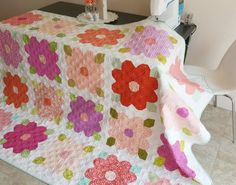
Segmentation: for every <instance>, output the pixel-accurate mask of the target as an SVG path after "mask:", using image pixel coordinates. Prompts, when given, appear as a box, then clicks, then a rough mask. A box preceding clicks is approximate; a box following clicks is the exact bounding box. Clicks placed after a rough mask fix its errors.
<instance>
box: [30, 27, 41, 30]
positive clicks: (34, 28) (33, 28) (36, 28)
mask: <svg viewBox="0 0 236 185" xmlns="http://www.w3.org/2000/svg"><path fill="white" fill-rule="evenodd" d="M38 29H39V28H38V27H32V28H30V29H29V30H32V31H33V30H38Z"/></svg>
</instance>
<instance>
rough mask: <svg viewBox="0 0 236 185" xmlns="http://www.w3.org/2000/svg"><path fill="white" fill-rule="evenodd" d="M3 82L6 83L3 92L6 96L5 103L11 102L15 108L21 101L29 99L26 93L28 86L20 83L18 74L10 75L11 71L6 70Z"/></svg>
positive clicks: (24, 101)
mask: <svg viewBox="0 0 236 185" xmlns="http://www.w3.org/2000/svg"><path fill="white" fill-rule="evenodd" d="M3 82H4V84H5V85H6V87H5V88H4V90H3V93H4V95H5V96H7V100H6V104H7V105H10V104H12V103H13V104H14V106H15V108H19V107H20V106H21V105H22V104H23V103H27V102H28V101H29V98H28V96H27V94H26V93H27V91H28V87H27V86H26V85H25V84H23V83H21V79H20V77H19V76H18V75H14V76H12V75H11V73H9V72H8V73H7V74H6V76H5V77H4V78H3Z"/></svg>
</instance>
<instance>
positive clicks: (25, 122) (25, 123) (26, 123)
mask: <svg viewBox="0 0 236 185" xmlns="http://www.w3.org/2000/svg"><path fill="white" fill-rule="evenodd" d="M29 122H30V121H29V120H28V119H23V120H22V121H21V124H22V125H28V123H29Z"/></svg>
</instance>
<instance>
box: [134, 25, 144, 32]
mask: <svg viewBox="0 0 236 185" xmlns="http://www.w3.org/2000/svg"><path fill="white" fill-rule="evenodd" d="M135 31H136V32H143V31H144V26H137V27H136V28H135Z"/></svg>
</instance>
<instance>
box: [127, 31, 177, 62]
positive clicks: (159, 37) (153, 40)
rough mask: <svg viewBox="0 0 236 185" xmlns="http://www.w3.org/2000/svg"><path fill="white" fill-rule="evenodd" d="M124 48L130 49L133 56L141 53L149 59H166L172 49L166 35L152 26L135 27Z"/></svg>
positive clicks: (171, 44)
mask: <svg viewBox="0 0 236 185" xmlns="http://www.w3.org/2000/svg"><path fill="white" fill-rule="evenodd" d="M125 47H126V48H129V49H131V50H130V53H131V54H133V55H140V54H141V53H143V54H144V55H145V56H146V57H149V58H157V57H158V56H165V57H168V56H169V55H170V50H171V49H173V48H174V46H173V43H172V42H171V39H170V37H169V35H168V33H167V32H166V31H165V30H157V29H156V28H155V27H153V26H146V27H137V28H136V32H135V33H134V34H133V35H132V37H131V40H129V41H128V42H127V43H126V44H125Z"/></svg>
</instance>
